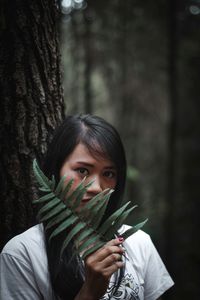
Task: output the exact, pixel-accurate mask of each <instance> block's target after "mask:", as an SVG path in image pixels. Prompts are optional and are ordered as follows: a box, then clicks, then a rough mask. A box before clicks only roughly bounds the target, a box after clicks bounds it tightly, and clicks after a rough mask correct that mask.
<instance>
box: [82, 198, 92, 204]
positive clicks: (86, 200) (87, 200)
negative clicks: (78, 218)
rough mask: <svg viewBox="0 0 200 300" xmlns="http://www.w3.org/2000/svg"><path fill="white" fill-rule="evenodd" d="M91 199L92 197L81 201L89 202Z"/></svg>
mask: <svg viewBox="0 0 200 300" xmlns="http://www.w3.org/2000/svg"><path fill="white" fill-rule="evenodd" d="M90 200H91V198H84V199H82V200H81V202H84V203H85V202H89V201H90Z"/></svg>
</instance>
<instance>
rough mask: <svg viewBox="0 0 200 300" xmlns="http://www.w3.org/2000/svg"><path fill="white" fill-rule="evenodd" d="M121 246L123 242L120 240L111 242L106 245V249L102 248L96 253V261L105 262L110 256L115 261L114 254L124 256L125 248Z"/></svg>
mask: <svg viewBox="0 0 200 300" xmlns="http://www.w3.org/2000/svg"><path fill="white" fill-rule="evenodd" d="M121 244H122V240H120V239H119V238H117V239H113V240H111V241H109V242H108V243H107V244H106V245H104V247H102V248H100V249H99V250H98V251H96V252H95V253H94V259H97V260H98V261H103V260H104V259H105V258H107V257H108V256H111V257H113V259H114V257H115V256H114V255H113V254H120V255H122V254H123V253H124V248H123V247H122V246H121ZM91 258H92V256H91Z"/></svg>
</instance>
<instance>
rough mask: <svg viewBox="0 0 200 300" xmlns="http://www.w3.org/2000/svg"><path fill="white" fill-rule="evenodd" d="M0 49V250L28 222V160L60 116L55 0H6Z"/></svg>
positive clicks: (31, 217)
mask: <svg viewBox="0 0 200 300" xmlns="http://www.w3.org/2000/svg"><path fill="white" fill-rule="evenodd" d="M0 9H1V24H0V26H1V31H0V36H1V48H0V91H1V103H0V128H1V130H0V145H1V148H0V154H1V161H0V174H1V175H0V177H1V178H0V190H1V204H0V207H1V211H0V237H1V240H0V248H1V247H2V246H3V245H4V244H5V242H6V241H7V240H8V239H10V238H11V237H12V236H14V235H16V234H18V233H20V232H22V231H23V230H25V229H26V228H28V227H29V226H31V225H32V224H33V223H34V221H35V219H34V213H33V208H32V200H33V198H34V197H35V196H36V194H37V193H36V190H35V188H34V179H33V174H32V160H33V158H34V157H37V158H38V159H41V157H42V155H43V154H44V152H45V150H46V147H47V143H48V142H49V140H50V138H51V133H52V131H53V130H54V128H55V127H56V125H57V124H58V123H59V122H60V121H61V120H62V118H63V117H64V102H63V91H62V88H61V75H60V56H59V49H58V24H57V21H58V7H57V6H56V4H55V1H53V0H50V1H49V0H38V1H31V0H15V1H11V0H9V1H8V0H4V1H3V3H2V4H1V8H0Z"/></svg>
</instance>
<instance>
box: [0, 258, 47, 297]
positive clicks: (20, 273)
mask: <svg viewBox="0 0 200 300" xmlns="http://www.w3.org/2000/svg"><path fill="white" fill-rule="evenodd" d="M0 299H1V300H41V299H43V298H42V296H41V294H40V293H39V289H38V287H37V283H36V281H35V278H34V274H33V272H32V270H31V268H30V266H28V265H27V264H26V263H25V262H24V261H23V260H20V259H19V258H16V257H14V256H13V255H10V254H7V253H2V254H1V255H0Z"/></svg>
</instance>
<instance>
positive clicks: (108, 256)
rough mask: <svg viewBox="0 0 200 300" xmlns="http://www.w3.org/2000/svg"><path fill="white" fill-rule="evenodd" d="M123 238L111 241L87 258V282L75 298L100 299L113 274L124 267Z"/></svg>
mask: <svg viewBox="0 0 200 300" xmlns="http://www.w3.org/2000/svg"><path fill="white" fill-rule="evenodd" d="M122 242H123V238H117V239H114V240H111V241H109V242H108V243H107V244H106V245H105V246H103V247H102V248H100V249H99V250H97V251H96V252H94V253H92V254H91V255H89V256H87V257H86V259H85V276H86V277H85V282H84V284H83V286H82V288H81V290H80V292H79V294H78V295H77V296H76V298H75V300H86V299H87V300H98V299H99V298H101V297H102V296H103V295H104V294H105V293H106V290H107V288H108V284H109V281H110V277H111V275H112V274H113V273H114V272H116V271H117V270H118V269H120V268H122V267H123V265H124V263H123V262H122V261H121V255H122V254H123V253H124V249H123V248H122V247H121V244H122Z"/></svg>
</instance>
